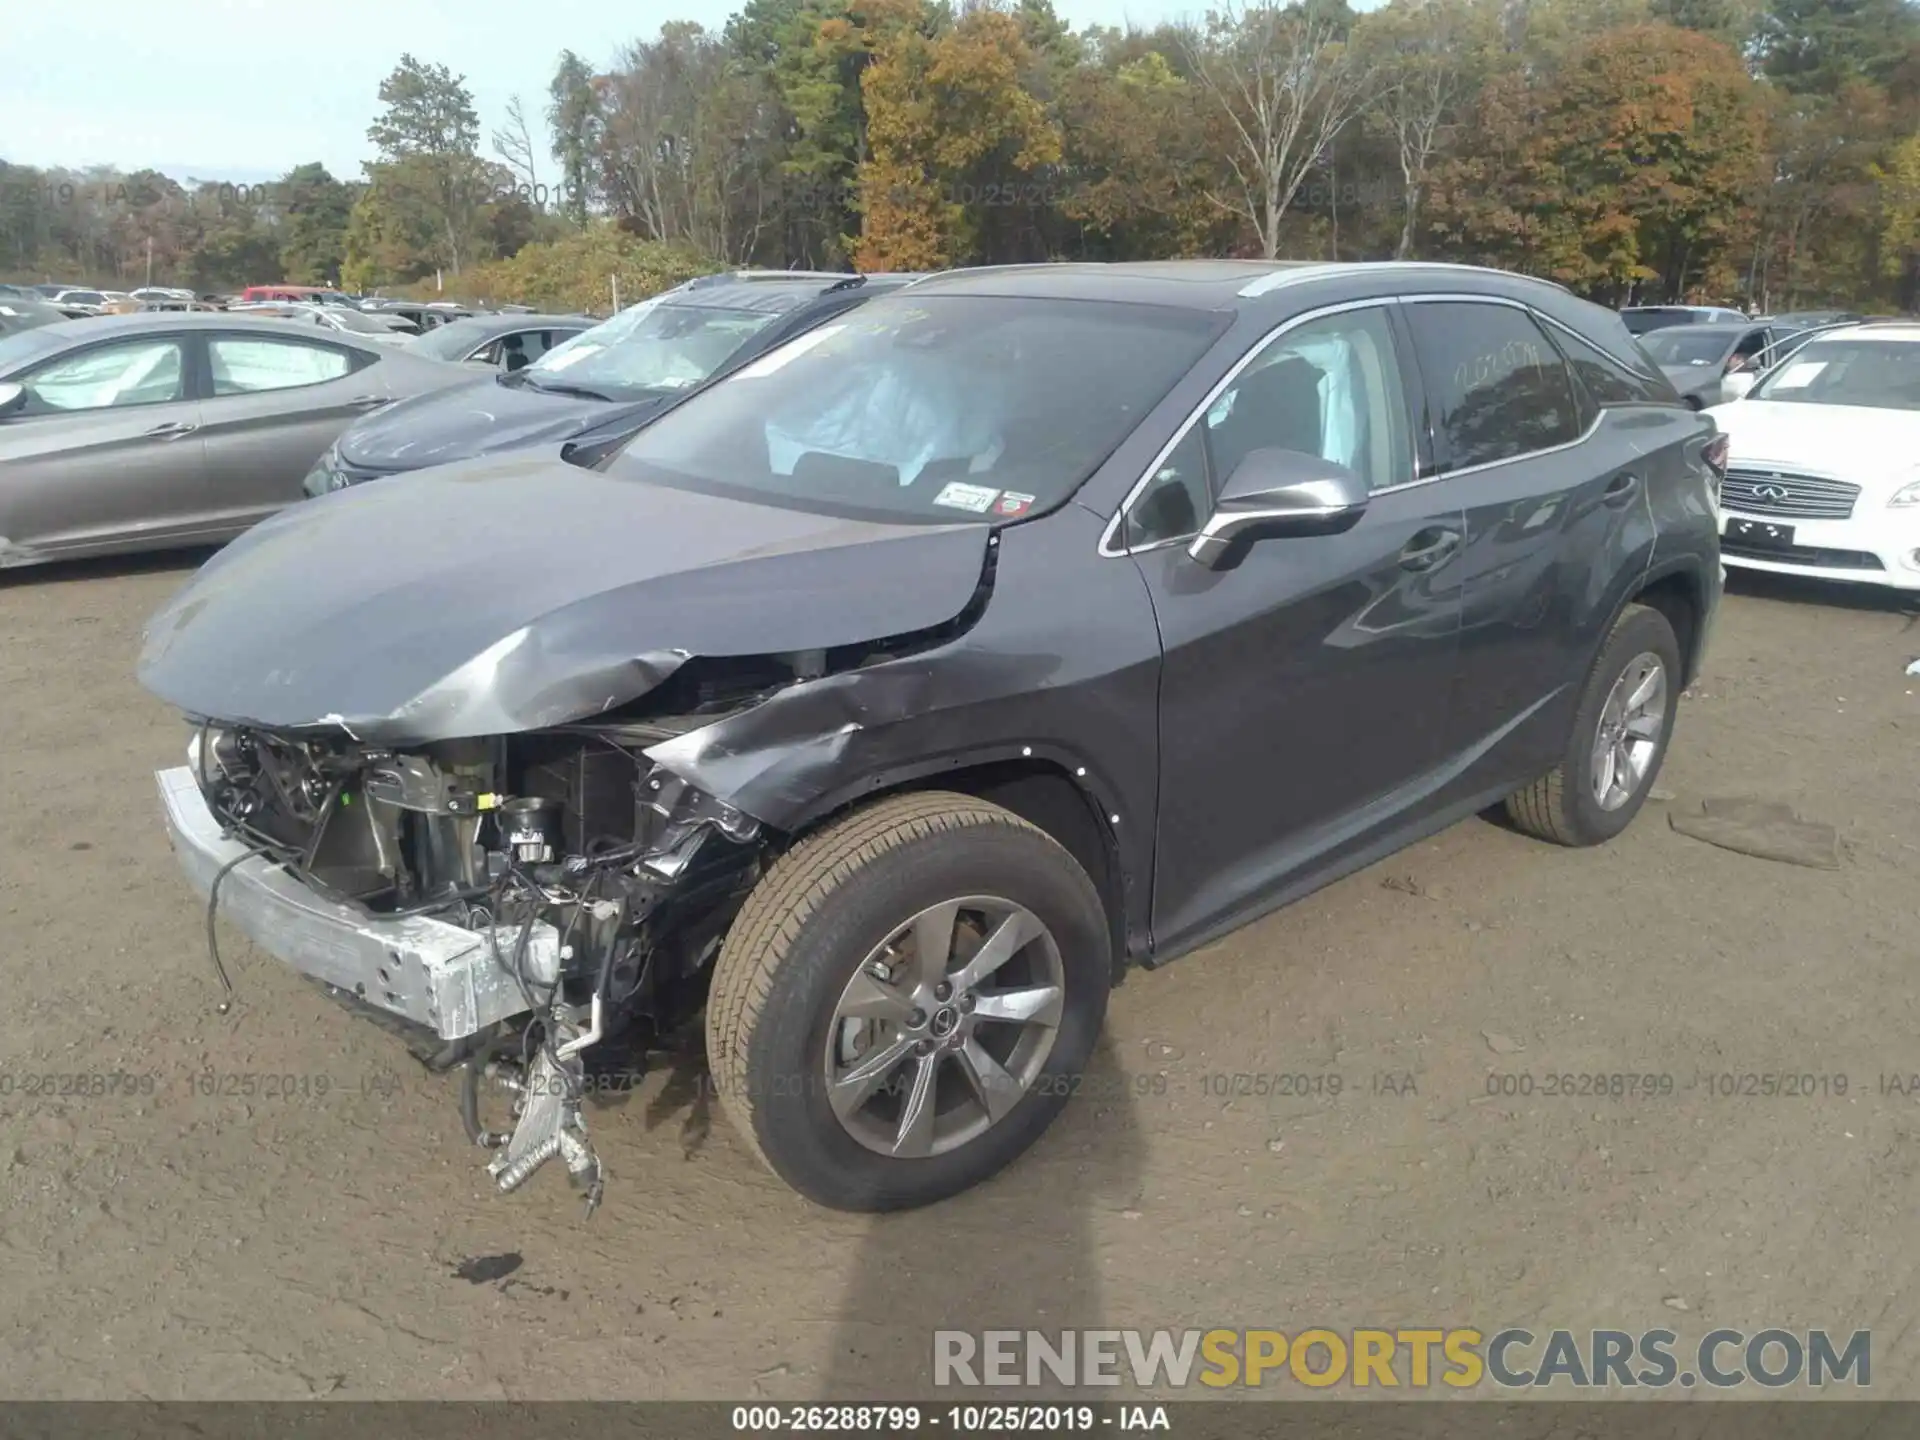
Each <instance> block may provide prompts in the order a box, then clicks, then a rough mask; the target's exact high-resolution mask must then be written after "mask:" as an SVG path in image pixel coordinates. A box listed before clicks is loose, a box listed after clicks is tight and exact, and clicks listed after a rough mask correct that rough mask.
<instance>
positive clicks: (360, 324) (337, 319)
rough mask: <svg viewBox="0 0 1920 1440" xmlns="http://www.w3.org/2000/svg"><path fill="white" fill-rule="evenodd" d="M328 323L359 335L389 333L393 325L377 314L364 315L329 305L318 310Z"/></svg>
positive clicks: (356, 311)
mask: <svg viewBox="0 0 1920 1440" xmlns="http://www.w3.org/2000/svg"><path fill="white" fill-rule="evenodd" d="M320 313H321V314H322V315H324V316H325V317H326V320H327V323H328V324H330V325H338V326H339V327H340V328H341V329H342V330H351V331H353V332H354V333H356V334H359V335H389V334H392V333H393V326H391V325H390V324H388V323H386V321H385V320H384V319H383V318H381V317H378V316H373V315H364V314H362V313H361V312H360V311H358V310H346V309H342V308H341V307H339V306H336V305H329V306H327V307H326V308H325V309H323V310H322V311H321V312H320Z"/></svg>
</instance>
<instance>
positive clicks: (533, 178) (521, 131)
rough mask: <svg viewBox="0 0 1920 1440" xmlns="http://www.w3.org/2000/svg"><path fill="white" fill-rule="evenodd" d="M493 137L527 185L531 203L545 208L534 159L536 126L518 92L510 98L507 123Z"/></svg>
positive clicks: (503, 157) (516, 175) (498, 151)
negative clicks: (531, 124)
mask: <svg viewBox="0 0 1920 1440" xmlns="http://www.w3.org/2000/svg"><path fill="white" fill-rule="evenodd" d="M492 140H493V153H494V154H496V155H498V156H499V157H500V158H501V160H503V161H504V162H505V163H506V167H507V168H508V169H509V170H511V171H512V172H513V176H514V179H515V180H517V181H519V183H520V184H521V185H523V186H525V187H526V196H527V203H528V204H529V205H531V206H533V207H534V208H535V209H536V210H540V209H545V208H546V206H545V204H544V200H545V197H544V196H543V195H541V193H540V173H539V170H538V168H537V167H536V166H535V164H534V159H533V157H534V148H533V129H532V127H531V126H529V125H528V124H527V112H526V109H525V107H523V106H522V105H521V103H520V97H519V96H518V95H516V96H514V97H513V98H512V99H511V100H509V101H507V123H506V124H505V125H502V126H501V127H500V128H499V129H498V130H495V131H494V132H493V136H492Z"/></svg>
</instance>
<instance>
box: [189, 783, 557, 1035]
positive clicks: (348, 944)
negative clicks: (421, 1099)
mask: <svg viewBox="0 0 1920 1440" xmlns="http://www.w3.org/2000/svg"><path fill="white" fill-rule="evenodd" d="M154 778H155V780H157V781H158V782H159V786H160V803H161V806H162V808H163V809H164V810H165V811H166V817H167V833H168V837H169V838H170V839H171V841H172V843H173V849H174V853H175V854H176V855H178V856H179V858H180V864H181V868H182V869H184V870H185V871H186V872H187V877H188V879H190V880H191V881H192V882H193V885H194V888H195V889H196V890H197V891H198V892H199V893H200V895H201V896H202V897H203V898H204V897H205V896H206V895H207V893H208V891H209V890H210V889H211V887H212V885H213V880H214V877H215V876H216V875H218V874H219V873H220V871H221V870H222V869H223V868H225V867H226V866H227V865H229V864H232V863H233V862H234V861H236V860H239V861H240V863H239V864H237V865H234V868H233V869H232V870H231V871H230V872H229V873H228V874H227V876H226V878H225V879H223V880H222V881H221V882H220V913H221V914H222V915H224V916H225V917H226V918H227V919H228V920H229V921H231V922H232V923H233V924H235V925H237V926H238V927H239V928H240V929H241V930H242V931H244V932H245V933H246V934H247V936H248V937H249V938H250V939H252V940H253V942H254V943H255V944H256V945H258V946H259V947H260V948H261V949H263V950H265V951H266V952H267V953H268V954H270V955H273V956H275V957H276V958H278V959H280V960H284V961H285V962H286V963H287V964H289V965H291V966H292V967H293V968H294V969H296V970H298V971H300V972H301V973H302V974H303V975H308V976H311V977H312V978H313V979H315V980H319V981H321V982H323V983H325V984H328V985H333V986H337V987H338V988H339V989H341V990H344V991H346V992H347V993H348V994H350V995H354V996H357V997H359V998H360V999H362V1000H364V1001H366V1002H367V1003H368V1004H370V1005H373V1006H376V1007H377V1008H379V1009H382V1010H386V1011H388V1012H390V1013H392V1014H394V1015H397V1016H399V1017H401V1018H402V1019H405V1020H410V1021H412V1022H414V1023H415V1024H417V1025H422V1026H425V1027H426V1028H427V1029H429V1030H431V1031H433V1032H434V1033H435V1034H437V1035H438V1036H440V1038H441V1039H443V1040H460V1039H464V1038H465V1037H466V1036H468V1035H472V1034H475V1033H476V1032H478V1031H480V1030H482V1029H484V1028H486V1027H487V1026H488V1025H491V1024H492V1023H493V1022H495V1021H496V1020H505V1019H507V1018H509V1017H511V1016H514V1015H519V1014H522V1013H525V1011H526V1010H527V1008H528V1007H527V1002H526V999H525V997H524V996H523V995H522V993H521V989H520V986H519V984H517V983H516V982H515V980H514V978H513V976H512V975H510V974H509V973H508V972H507V971H506V969H505V968H504V963H503V962H510V961H511V959H512V956H513V953H514V949H515V947H516V945H517V944H518V943H519V942H520V931H519V929H518V928H517V927H514V928H511V929H501V930H498V931H496V932H495V933H494V936H493V937H492V938H493V942H494V943H491V944H490V943H489V939H488V936H487V934H486V933H485V932H484V931H474V930H465V929H462V928H461V927H460V926H458V925H450V924H448V923H446V922H445V921H443V920H434V919H431V918H429V917H426V916H418V915H416V916H408V917H406V918H404V919H395V920H383V919H379V918H377V917H374V916H370V915H368V914H366V913H364V912H363V911H360V910H357V909H355V908H354V907H352V906H350V905H344V904H340V903H338V902H336V901H332V900H328V899H326V898H324V897H322V896H320V895H318V894H316V893H315V892H314V891H313V890H311V889H309V888H308V887H307V886H306V885H305V884H304V883H302V882H301V881H300V880H299V879H297V878H295V877H294V876H293V875H291V874H289V873H288V872H287V870H286V869H285V868H284V867H282V866H280V865H278V864H276V863H274V862H273V861H271V860H268V859H266V858H265V857H263V856H255V857H254V858H252V859H246V860H242V859H240V857H242V856H244V855H246V854H247V850H248V847H247V846H246V845H244V844H242V843H241V842H240V841H238V840H235V839H233V838H231V837H230V836H228V835H226V834H224V833H223V832H222V829H221V826H220V822H219V821H218V820H217V819H215V818H214V815H213V812H212V811H211V810H209V809H208V808H207V802H206V800H205V798H204V797H203V796H202V795H201V793H200V787H199V785H198V784H197V783H196V781H195V779H194V775H193V771H192V770H190V769H189V768H187V767H186V766H184V765H183V766H179V767H177V768H175V769H171V770H160V771H157V772H155V775H154ZM496 947H497V954H498V957H499V959H498V960H496V958H495V955H496ZM559 953H560V937H559V935H558V933H557V932H556V931H555V930H554V928H553V927H552V926H551V925H548V924H546V923H545V922H538V923H536V924H535V925H534V927H533V930H532V933H531V936H530V937H529V939H528V942H527V945H526V949H525V952H524V954H525V971H526V976H527V979H528V980H529V982H531V983H532V984H533V985H534V986H535V987H536V988H535V995H536V998H538V997H540V996H542V995H544V987H545V986H546V985H548V984H550V983H552V980H553V978H554V977H555V976H556V975H557V974H558V973H559Z"/></svg>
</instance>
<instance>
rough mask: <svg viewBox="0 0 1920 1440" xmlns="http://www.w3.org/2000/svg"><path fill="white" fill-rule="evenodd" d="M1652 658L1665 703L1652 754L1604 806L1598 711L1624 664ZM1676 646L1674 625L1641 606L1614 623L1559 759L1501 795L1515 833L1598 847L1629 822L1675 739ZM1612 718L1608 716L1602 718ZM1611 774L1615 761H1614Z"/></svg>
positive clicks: (1677, 694) (1621, 674)
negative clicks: (1599, 789) (1530, 780)
mask: <svg viewBox="0 0 1920 1440" xmlns="http://www.w3.org/2000/svg"><path fill="white" fill-rule="evenodd" d="M1649 658H1651V659H1652V660H1655V661H1657V662H1658V664H1659V666H1660V667H1661V674H1662V684H1663V685H1664V702H1665V703H1664V708H1663V711H1662V714H1661V716H1660V719H1659V722H1658V725H1657V727H1655V726H1651V725H1650V724H1647V723H1644V722H1643V723H1642V725H1641V728H1642V729H1643V730H1645V729H1654V730H1656V731H1657V734H1656V735H1652V736H1644V737H1641V738H1651V739H1652V740H1653V745H1654V748H1653V751H1652V753H1651V756H1650V757H1649V759H1648V760H1647V761H1646V764H1645V769H1644V770H1642V771H1640V772H1639V773H1638V775H1637V778H1634V779H1633V781H1632V783H1631V785H1629V786H1625V787H1624V788H1625V791H1626V793H1625V794H1624V798H1618V797H1619V796H1620V794H1621V789H1622V786H1621V785H1620V784H1616V786H1615V787H1614V788H1613V790H1612V792H1611V793H1610V795H1609V801H1610V802H1612V803H1609V804H1603V803H1602V801H1601V799H1600V797H1599V795H1598V794H1596V793H1595V786H1596V783H1597V781H1598V780H1599V779H1600V778H1602V768H1603V762H1601V760H1600V759H1599V757H1598V755H1597V754H1596V748H1597V744H1598V741H1599V738H1600V725H1601V721H1602V719H1603V712H1604V711H1605V710H1606V708H1607V705H1608V700H1609V697H1610V696H1612V695H1613V693H1614V687H1615V686H1616V685H1618V684H1620V683H1621V681H1622V679H1623V678H1624V677H1625V675H1626V672H1627V670H1628V668H1629V667H1630V666H1635V665H1636V664H1640V665H1644V663H1645V661H1646V660H1647V659H1649ZM1679 687H1680V643H1679V641H1678V640H1676V639H1675V638H1674V633H1673V626H1672V625H1670V624H1669V623H1668V622H1667V618H1666V616H1664V615H1662V614H1661V613H1660V612H1659V611H1658V610H1654V609H1652V608H1650V607H1649V606H1645V605H1629V606H1627V608H1626V609H1625V610H1623V611H1622V612H1621V614H1620V618H1619V619H1618V620H1616V621H1614V623H1613V629H1612V630H1611V631H1610V632H1609V633H1608V635H1607V640H1606V643H1605V644H1604V645H1602V646H1601V647H1600V654H1599V656H1598V657H1597V658H1596V659H1595V660H1594V662H1593V668H1592V669H1591V670H1590V671H1588V673H1587V681H1586V685H1585V686H1584V687H1583V688H1582V690H1581V692H1580V703H1579V707H1578V708H1577V709H1576V710H1575V711H1574V716H1573V725H1572V728H1571V730H1570V732H1569V734H1568V736H1567V748H1566V750H1565V752H1564V753H1563V754H1562V756H1561V760H1560V763H1559V764H1558V765H1556V766H1555V767H1554V768H1553V769H1552V770H1551V771H1549V772H1548V773H1547V774H1545V775H1543V776H1541V777H1540V778H1539V779H1538V780H1536V781H1534V782H1533V783H1532V784H1531V785H1528V786H1527V787H1526V788H1524V789H1522V790H1517V791H1515V792H1514V793H1513V794H1512V795H1509V796H1508V797H1507V802H1506V807H1507V815H1508V817H1509V818H1510V819H1511V820H1512V821H1513V823H1514V824H1515V825H1516V826H1518V827H1519V828H1520V829H1521V830H1524V831H1525V832H1526V833H1527V834H1529V835H1534V836H1537V837H1538V838H1540V839H1542V840H1551V841H1552V842H1554V843H1555V844H1556V845H1576V846H1578V845H1600V844H1604V843H1605V842H1606V841H1608V840H1611V839H1612V838H1613V837H1614V836H1616V835H1618V834H1619V833H1620V832H1621V831H1622V830H1625V829H1626V828H1627V826H1628V825H1630V824H1631V823H1632V822H1633V817H1634V816H1635V815H1637V814H1639V813H1640V807H1641V806H1642V805H1644V804H1645V803H1646V800H1647V792H1648V791H1649V790H1651V789H1652V788H1653V783H1654V781H1655V780H1656V779H1657V778H1658V777H1659V774H1660V767H1661V766H1662V765H1663V764H1665V763H1666V758H1667V747H1668V744H1669V743H1670V742H1671V740H1672V738H1673V722H1674V720H1675V718H1676V716H1677V714H1678V712H1679V702H1680V688H1679ZM1606 718H1610V717H1606ZM1615 773H1616V775H1617V774H1618V766H1617V764H1616V770H1615Z"/></svg>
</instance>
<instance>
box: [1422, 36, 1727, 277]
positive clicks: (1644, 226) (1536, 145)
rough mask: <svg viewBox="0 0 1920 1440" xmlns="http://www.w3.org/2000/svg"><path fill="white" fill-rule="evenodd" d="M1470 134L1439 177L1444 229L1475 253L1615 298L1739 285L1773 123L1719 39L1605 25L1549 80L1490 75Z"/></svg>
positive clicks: (1456, 240) (1544, 77) (1547, 76)
mask: <svg viewBox="0 0 1920 1440" xmlns="http://www.w3.org/2000/svg"><path fill="white" fill-rule="evenodd" d="M1471 134H1472V136H1473V142H1472V144H1471V145H1470V146H1467V147H1463V154H1462V155H1461V156H1460V157H1459V158H1458V159H1457V160H1456V161H1454V162H1452V163H1450V164H1449V165H1448V166H1447V167H1446V173H1445V175H1444V178H1443V180H1442V182H1441V185H1440V186H1439V187H1438V188H1440V189H1441V190H1442V191H1443V192H1444V196H1445V199H1444V203H1443V205H1442V206H1441V207H1439V208H1440V209H1441V210H1442V214H1441V216H1440V217H1438V218H1439V219H1440V220H1441V224H1442V233H1443V235H1444V236H1445V237H1446V238H1449V239H1451V240H1452V241H1453V242H1454V243H1455V244H1456V245H1457V246H1459V247H1460V248H1463V249H1465V251H1466V252H1467V254H1468V255H1470V256H1471V257H1473V258H1477V259H1481V260H1485V261H1488V262H1491V263H1496V264H1506V265H1510V266H1513V267H1515V268H1522V269H1528V270H1531V271H1533V272H1534V273H1537V274H1544V275H1547V276H1549V277H1551V278H1553V279H1556V280H1559V281H1561V282H1563V283H1565V284H1568V285H1571V286H1573V287H1575V288H1577V289H1581V290H1583V291H1587V292H1592V293H1597V294H1601V295H1605V296H1608V297H1613V298H1616V299H1617V298H1619V297H1624V296H1626V295H1627V294H1629V293H1631V292H1632V291H1633V290H1634V289H1635V287H1646V288H1647V289H1649V290H1651V292H1652V293H1653V295H1654V296H1657V297H1658V298H1665V299H1680V298H1682V297H1686V296H1693V295H1711V296H1715V297H1724V296H1727V295H1730V294H1732V293H1734V291H1735V290H1736V289H1737V287H1738V277H1739V272H1740V266H1741V261H1742V259H1743V258H1744V257H1743V255H1742V253H1741V251H1740V248H1739V242H1740V240H1741V238H1742V233H1741V220H1742V213H1743V211H1742V207H1743V204H1744V203H1745V202H1746V200H1747V198H1748V197H1749V196H1750V195H1751V193H1752V188H1753V185H1754V181H1755V177H1756V176H1757V175H1758V174H1760V173H1761V172H1762V170H1763V167H1764V156H1763V148H1762V141H1763V134H1764V132H1763V125H1762V114H1761V109H1760V103H1759V95H1758V93H1757V91H1756V88H1755V86H1754V84H1753V81H1752V80H1751V78H1750V77H1749V76H1748V74H1747V72H1746V70H1745V68H1744V66H1743V65H1742V64H1741V61H1740V57H1739V56H1737V55H1735V54H1734V53H1733V52H1732V51H1731V50H1729V49H1728V48H1727V47H1726V46H1725V45H1723V44H1721V43H1720V42H1718V41H1716V40H1714V39H1712V38H1711V37H1709V36H1706V35H1703V34H1699V33H1697V32H1693V31H1686V30H1679V29H1676V28H1675V27H1673V26H1671V25H1663V24H1645V25H1636V26H1629V27H1626V28H1624V29H1619V30H1613V31H1608V32H1605V33H1603V34H1601V35H1599V36H1597V37H1595V38H1593V39H1591V40H1588V41H1586V42H1584V43H1582V44H1580V45H1578V46H1577V47H1576V48H1575V49H1574V50H1573V51H1572V52H1571V53H1570V54H1569V55H1568V56H1567V57H1566V59H1565V61H1564V63H1562V64H1561V65H1560V67H1559V69H1558V70H1557V72H1556V73H1554V74H1551V75H1539V76H1532V77H1529V76H1527V75H1524V74H1518V73H1510V74H1508V75H1505V76H1502V77H1499V78H1498V79H1497V80H1496V81H1494V82H1493V83H1491V84H1489V85H1488V86H1487V88H1486V90H1485V91H1484V92H1483V94H1482V97H1481V103H1480V105H1479V106H1478V108H1477V110H1476V113H1475V116H1474V123H1473V126H1472V131H1471Z"/></svg>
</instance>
